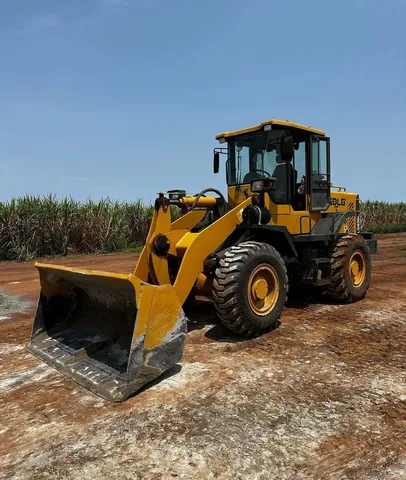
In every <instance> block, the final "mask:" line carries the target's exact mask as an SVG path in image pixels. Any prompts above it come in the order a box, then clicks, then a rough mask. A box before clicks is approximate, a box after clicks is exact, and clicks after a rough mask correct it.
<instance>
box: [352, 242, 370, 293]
mask: <svg viewBox="0 0 406 480" xmlns="http://www.w3.org/2000/svg"><path fill="white" fill-rule="evenodd" d="M349 269H350V278H351V282H352V284H353V285H354V287H360V286H361V285H362V283H363V282H364V280H365V275H366V262H365V257H364V254H363V253H362V252H361V251H360V250H357V251H356V252H354V253H353V254H352V255H351V258H350V263H349Z"/></svg>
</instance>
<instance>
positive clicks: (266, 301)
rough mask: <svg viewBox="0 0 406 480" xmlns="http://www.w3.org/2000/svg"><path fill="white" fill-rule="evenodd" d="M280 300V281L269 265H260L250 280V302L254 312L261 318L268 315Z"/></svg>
mask: <svg viewBox="0 0 406 480" xmlns="http://www.w3.org/2000/svg"><path fill="white" fill-rule="evenodd" d="M278 298H279V279H278V274H277V273H276V270H275V269H274V268H273V267H272V266H271V265H269V264H267V263H263V264H261V265H258V266H257V267H256V268H255V269H254V270H253V272H252V273H251V276H250V278H249V280H248V301H249V304H250V307H251V308H252V310H253V311H254V312H255V313H256V314H257V315H260V316H264V315H268V314H269V313H270V312H271V311H272V310H273V309H274V307H275V305H276V302H277V301H278Z"/></svg>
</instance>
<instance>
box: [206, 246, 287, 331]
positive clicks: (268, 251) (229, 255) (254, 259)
mask: <svg viewBox="0 0 406 480" xmlns="http://www.w3.org/2000/svg"><path fill="white" fill-rule="evenodd" d="M215 273H216V275H215V278H214V282H213V300H214V306H215V308H216V311H217V315H218V317H219V318H220V320H221V322H222V323H223V324H224V325H225V326H226V327H227V328H229V329H230V330H233V331H234V332H236V333H238V334H239V335H242V336H247V337H252V336H258V335H262V334H264V333H266V332H269V331H270V330H272V329H273V328H275V326H276V325H277V324H278V321H279V319H280V316H281V313H282V310H283V308H284V306H285V302H286V298H287V292H288V277H287V274H286V267H285V263H284V261H283V259H282V257H281V256H280V254H279V253H278V252H277V250H275V248H274V247H272V246H270V245H268V244H267V243H261V242H254V241H247V242H242V243H240V244H238V245H234V246H232V247H230V248H229V250H228V251H227V252H226V254H225V257H224V258H223V259H222V260H221V261H220V267H219V268H217V269H216V272H215Z"/></svg>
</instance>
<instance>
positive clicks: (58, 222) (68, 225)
mask: <svg viewBox="0 0 406 480" xmlns="http://www.w3.org/2000/svg"><path fill="white" fill-rule="evenodd" d="M152 210H153V207H152V206H147V205H144V204H143V202H142V201H140V200H137V201H135V202H132V203H129V202H115V201H112V200H110V199H105V200H100V201H99V202H94V201H92V200H88V201H87V202H84V203H80V202H77V201H75V200H73V199H72V198H64V199H62V200H57V199H56V198H55V197H54V196H48V197H32V196H26V197H22V198H16V199H13V200H11V201H10V202H7V203H0V260H29V259H33V258H38V257H45V256H56V255H69V254H76V253H106V252H115V251H120V250H122V249H132V250H131V251H134V249H136V248H137V247H139V246H140V245H142V244H143V242H144V241H145V237H146V235H147V232H148V228H149V224H150V219H151V216H152Z"/></svg>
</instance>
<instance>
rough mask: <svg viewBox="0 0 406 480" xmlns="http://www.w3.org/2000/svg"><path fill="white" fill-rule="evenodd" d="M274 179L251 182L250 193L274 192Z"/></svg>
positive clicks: (259, 179) (268, 178)
mask: <svg viewBox="0 0 406 480" xmlns="http://www.w3.org/2000/svg"><path fill="white" fill-rule="evenodd" d="M275 180H276V178H275V177H266V178H257V179H256V180H252V181H251V184H250V189H251V192H252V193H263V192H273V191H274V190H276V187H275Z"/></svg>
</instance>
